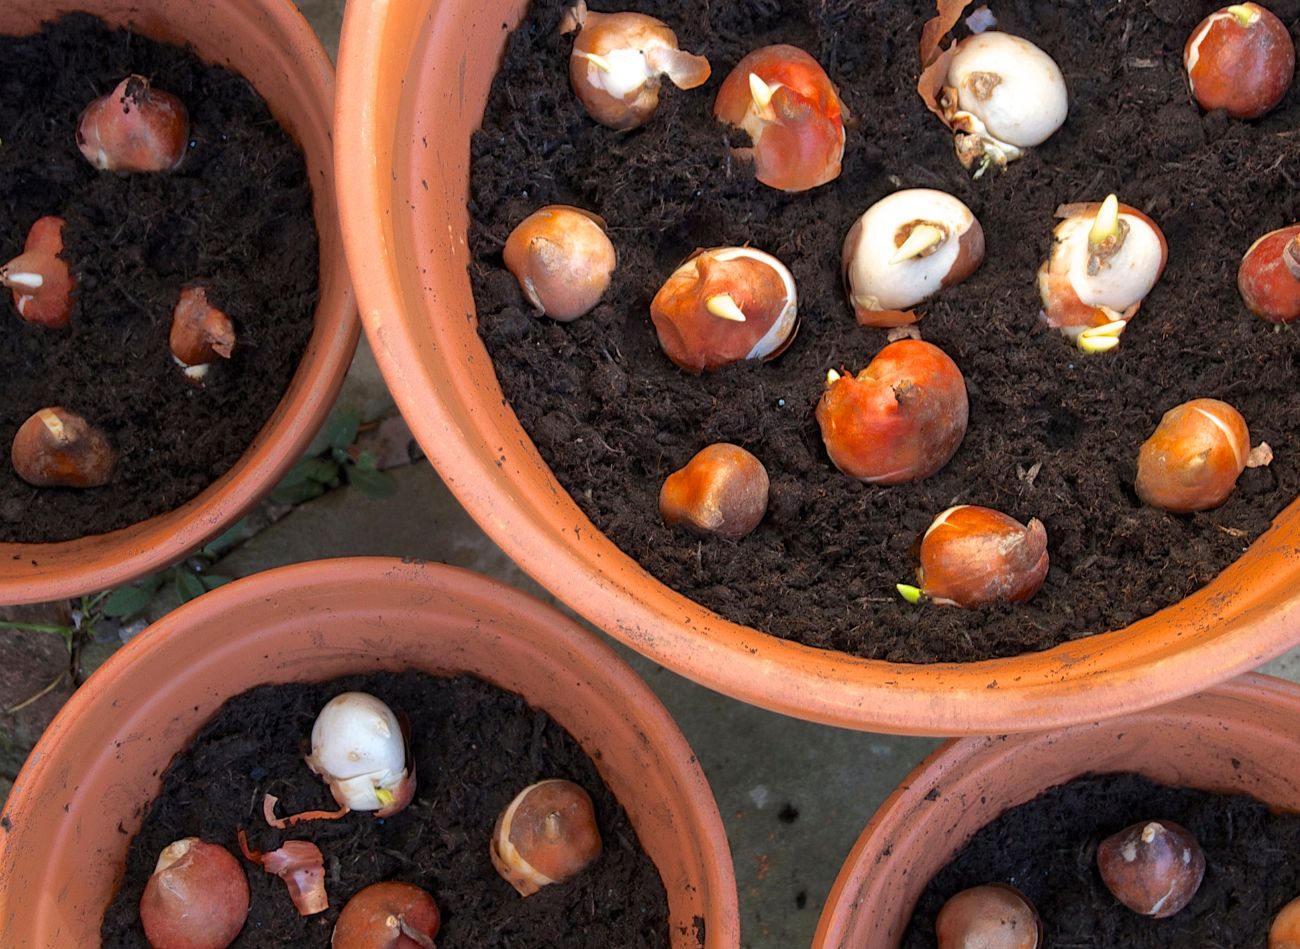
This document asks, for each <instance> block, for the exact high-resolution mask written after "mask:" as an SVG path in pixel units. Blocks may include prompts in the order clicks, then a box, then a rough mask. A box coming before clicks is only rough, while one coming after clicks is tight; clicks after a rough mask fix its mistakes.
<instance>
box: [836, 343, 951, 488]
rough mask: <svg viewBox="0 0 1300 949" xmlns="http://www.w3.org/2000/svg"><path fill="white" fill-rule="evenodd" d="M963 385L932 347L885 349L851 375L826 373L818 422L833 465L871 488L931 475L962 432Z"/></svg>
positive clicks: (945, 358) (940, 352)
mask: <svg viewBox="0 0 1300 949" xmlns="http://www.w3.org/2000/svg"><path fill="white" fill-rule="evenodd" d="M968 411H969V406H968V403H967V401H966V380H965V379H963V378H962V374H961V370H959V369H958V368H957V365H956V363H954V362H953V361H952V360H951V359H950V358H948V355H947V354H946V353H945V352H944V351H943V350H941V349H940V348H939V347H938V346H935V345H933V344H931V343H925V342H922V341H920V340H912V339H902V340H898V341H897V342H894V343H890V344H889V345H888V346H886V347H885V348H884V349H882V350H881V351H880V352H879V353H877V354H876V358H875V359H873V360H872V361H871V363H870V364H869V365H868V366H867V368H865V369H863V370H862V371H861V372H860V373H858V375H857V377H856V378H855V377H854V376H846V375H840V374H839V373H838V372H836V371H834V370H831V371H830V372H829V373H828V374H827V379H826V389H825V391H823V392H822V396H821V400H820V401H819V402H818V403H817V412H816V414H817V424H818V425H819V426H821V433H822V441H823V443H825V445H826V452H827V454H829V455H830V459H831V461H832V462H833V463H834V464H835V467H836V468H838V469H839V470H840V471H842V472H844V473H845V474H846V475H848V476H849V477H852V478H857V479H859V480H861V481H866V482H869V483H872V484H902V483H904V482H907V481H916V480H919V479H920V478H926V477H929V476H930V475H932V474H934V473H935V472H936V471H938V470H939V469H940V468H942V467H943V466H944V465H945V464H947V463H948V459H949V458H951V457H952V456H953V454H954V453H956V451H957V446H958V445H960V444H961V440H962V438H963V437H964V436H965V434H966V420H967V415H968Z"/></svg>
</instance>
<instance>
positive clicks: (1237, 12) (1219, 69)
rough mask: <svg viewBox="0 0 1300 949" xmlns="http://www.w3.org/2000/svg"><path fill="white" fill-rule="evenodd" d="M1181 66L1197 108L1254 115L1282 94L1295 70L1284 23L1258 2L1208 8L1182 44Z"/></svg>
mask: <svg viewBox="0 0 1300 949" xmlns="http://www.w3.org/2000/svg"><path fill="white" fill-rule="evenodd" d="M1183 66H1184V68H1186V70H1187V81H1188V83H1189V84H1190V85H1191V89H1192V95H1193V96H1195V97H1196V101H1197V102H1198V103H1199V104H1200V106H1201V108H1202V109H1205V110H1207V111H1208V110H1210V109H1224V110H1225V111H1227V113H1228V114H1229V115H1230V116H1232V117H1233V118H1234V119H1253V118H1257V117H1258V116H1261V115H1263V114H1264V113H1265V112H1268V111H1269V110H1271V109H1272V108H1273V107H1274V106H1276V105H1277V104H1278V103H1279V102H1281V101H1282V98H1283V97H1284V96H1285V95H1286V91H1287V89H1289V88H1290V87H1291V77H1292V75H1293V74H1294V73H1295V44H1293V43H1292V42H1291V34H1290V33H1289V32H1287V28H1286V25H1285V24H1284V23H1283V22H1282V21H1281V20H1279V19H1278V18H1277V17H1276V16H1274V15H1273V14H1272V13H1270V12H1269V11H1268V10H1266V9H1264V8H1263V7H1261V6H1260V5H1259V4H1258V3H1240V4H1234V5H1233V6H1230V7H1224V8H1223V9H1222V10H1219V11H1218V12H1216V13H1211V14H1210V15H1209V16H1208V17H1206V18H1205V19H1204V20H1202V21H1201V23H1200V25H1199V26H1197V27H1196V29H1195V30H1193V31H1192V35H1191V36H1189V37H1188V38H1187V44H1186V45H1185V46H1184V47H1183Z"/></svg>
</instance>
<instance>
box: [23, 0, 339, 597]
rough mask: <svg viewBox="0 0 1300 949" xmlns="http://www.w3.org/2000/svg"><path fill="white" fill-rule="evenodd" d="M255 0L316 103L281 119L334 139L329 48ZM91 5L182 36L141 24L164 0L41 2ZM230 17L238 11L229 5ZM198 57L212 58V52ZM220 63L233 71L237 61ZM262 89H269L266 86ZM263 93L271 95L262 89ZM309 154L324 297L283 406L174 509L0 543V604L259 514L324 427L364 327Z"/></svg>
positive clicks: (142, 564) (161, 556) (53, 589)
mask: <svg viewBox="0 0 1300 949" xmlns="http://www.w3.org/2000/svg"><path fill="white" fill-rule="evenodd" d="M256 2H257V11H258V16H259V17H260V18H261V19H262V20H263V21H264V22H259V24H258V25H259V28H260V29H263V30H265V31H266V32H267V33H268V34H273V35H276V36H279V37H282V38H283V39H284V40H285V45H284V49H285V52H286V55H284V56H283V57H282V60H283V62H284V64H285V65H286V66H292V67H294V69H293V71H290V70H289V69H288V68H286V69H284V72H283V75H284V79H285V81H286V82H288V83H291V84H297V85H298V86H299V87H301V88H303V89H305V90H308V91H310V93H311V95H312V99H313V102H314V105H315V106H316V108H315V109H314V111H313V113H311V114H302V115H292V116H285V115H279V114H277V116H276V117H277V119H278V120H280V122H281V124H282V125H284V126H285V128H286V129H287V130H289V131H290V133H291V134H292V135H293V137H294V138H295V139H296V140H298V142H299V145H300V146H301V145H302V142H301V139H302V138H303V136H302V135H300V134H298V128H305V129H307V130H308V131H311V129H312V122H313V120H315V121H316V123H317V125H318V126H319V131H318V135H320V136H322V137H324V138H325V140H326V143H327V144H328V137H329V135H330V134H331V119H332V117H333V102H334V86H335V84H334V67H333V65H332V64H331V62H330V58H329V54H328V53H327V52H326V51H325V48H324V46H322V45H321V42H320V39H319V38H318V37H317V36H316V33H315V31H314V30H313V29H312V28H311V26H310V24H308V23H307V21H306V19H305V18H304V17H303V15H302V14H301V13H300V12H299V11H298V9H297V7H296V6H295V5H294V4H293V3H292V2H291V0H256ZM87 7H95V8H97V9H98V10H100V11H101V12H102V11H104V10H105V9H106V8H111V9H112V14H113V15H112V16H111V17H109V18H108V19H109V20H110V23H112V24H116V23H124V22H129V23H130V24H131V25H132V27H133V28H135V29H137V30H138V32H140V33H142V34H143V35H147V36H154V37H156V38H158V39H161V40H163V41H165V42H176V41H177V40H178V39H181V38H180V37H177V36H159V35H158V33H159V32H160V30H161V31H164V32H165V31H166V30H167V29H169V28H168V27H167V25H166V23H162V24H155V23H147V24H145V25H144V26H141V25H140V23H139V21H140V20H141V19H143V18H146V17H148V16H151V15H152V16H159V15H161V16H163V17H164V18H165V16H166V15H165V13H164V14H158V13H156V11H158V10H162V11H165V10H166V8H167V5H166V4H162V3H157V2H156V0H155V2H154V3H153V4H152V5H150V4H143V3H137V2H116V0H110V2H108V3H105V2H104V0H49V2H46V3H43V4H42V7H41V9H42V11H43V12H42V13H41V14H40V19H41V20H50V19H54V18H56V17H57V16H60V15H62V14H65V13H69V12H73V11H79V10H85V9H86V8H87ZM249 9H251V5H250V7H249ZM91 12H95V11H94V10H92V11H91ZM227 15H234V14H233V13H232V12H231V11H227ZM245 15H246V16H250V17H251V14H245ZM182 41H183V40H182ZM200 58H202V59H203V60H204V61H206V62H214V61H216V57H213V56H210V55H201V57H200ZM221 65H225V66H227V68H232V69H233V68H234V67H233V66H232V65H231V63H230V62H229V61H222V62H221ZM234 71H236V72H238V71H239V70H237V69H235V70H234ZM258 92H259V94H262V91H261V89H259V90H258ZM263 98H267V97H266V96H265V95H264V94H263ZM268 102H269V99H268ZM291 126H292V127H291ZM303 151H304V158H305V159H307V160H308V161H309V165H308V174H309V177H310V179H311V184H312V205H313V212H314V217H315V220H316V230H317V234H318V239H319V241H320V271H319V278H318V286H319V290H320V296H319V299H318V301H317V304H316V309H315V311H314V314H313V322H314V325H313V329H312V334H311V337H310V339H309V341H308V343H307V348H306V350H305V351H304V353H303V356H302V359H301V361H300V362H299V364H298V368H297V369H296V370H295V372H294V375H293V377H292V379H291V380H290V381H289V386H288V388H287V389H286V391H285V393H284V395H283V396H282V397H281V399H280V401H279V402H278V403H277V405H276V407H275V410H274V411H273V412H272V413H271V415H270V417H269V418H268V419H267V420H266V422H265V423H264V424H263V426H262V428H261V429H260V430H259V431H258V433H257V435H256V436H255V437H254V438H253V440H252V442H251V443H250V444H249V446H248V447H247V448H246V449H245V451H244V453H243V454H242V455H240V457H239V459H238V460H237V461H236V462H235V463H234V464H233V465H232V466H231V467H230V469H229V470H228V471H227V472H226V473H225V474H223V475H222V476H221V477H220V478H218V479H217V480H215V481H214V482H213V483H212V484H210V485H208V487H206V488H205V489H204V490H203V491H202V492H201V493H200V494H198V495H197V496H196V497H194V498H191V499H190V500H189V501H187V502H185V503H184V504H182V505H181V506H179V507H177V508H174V509H172V510H171V511H167V512H164V513H162V514H157V515H155V516H153V517H151V518H148V519H146V520H144V521H140V522H138V523H136V524H132V525H130V526H127V527H123V528H119V529H118V530H114V531H110V532H108V533H105V534H95V535H88V536H85V537H80V538H75V539H73V540H67V541H58V542H53V543H25V542H21V543H18V542H15V543H0V604H3V605H14V604H20V603H41V602H48V601H51V600H59V599H68V598H71V597H75V596H81V595H83V594H86V593H92V592H96V591H99V590H107V589H110V588H113V587H117V586H121V585H123V584H126V583H129V582H131V581H132V580H135V579H137V578H139V577H142V576H144V575H146V574H149V573H152V572H154V571H156V570H159V569H161V568H163V567H166V566H168V565H170V564H172V563H175V562H177V561H179V560H181V559H182V558H184V557H185V556H186V554H188V553H189V552H191V551H193V550H196V549H198V548H199V547H201V546H203V544H205V543H206V542H208V541H209V540H211V539H212V538H214V537H216V536H217V535H219V534H221V533H222V532H223V531H225V530H226V529H228V528H229V527H230V526H231V525H232V524H233V523H234V522H235V521H237V520H238V519H239V518H240V517H242V516H243V515H244V514H245V513H247V512H248V511H249V510H250V509H252V508H253V507H254V506H255V505H256V504H257V503H258V501H260V500H261V498H262V497H263V496H264V495H265V494H267V493H268V492H269V491H270V490H271V489H272V488H273V487H275V485H276V484H277V483H278V482H279V481H280V480H281V479H282V478H283V477H284V475H285V474H287V473H288V471H289V469H290V468H292V467H293V465H294V463H295V462H296V461H297V460H298V458H299V456H300V455H301V454H302V453H303V452H304V451H305V450H306V448H307V446H308V445H309V444H310V442H311V440H312V438H313V437H314V436H315V434H316V432H317V431H318V430H319V429H320V427H321V426H322V425H323V424H324V422H325V419H326V417H327V416H328V415H329V412H330V409H331V408H332V406H333V404H334V400H335V398H336V397H337V395H338V393H339V390H340V389H341V388H342V386H343V379H344V376H345V375H346V373H347V370H348V366H349V365H350V364H351V361H352V355H353V353H354V351H355V349H356V345H357V340H358V339H359V337H360V332H361V329H360V323H359V321H358V319H357V313H356V302H355V298H354V295H353V290H352V286H351V284H350V282H349V279H348V271H347V261H346V258H345V256H344V254H343V250H342V247H341V246H340V238H339V237H338V236H337V231H338V213H337V206H336V203H337V198H336V196H335V193H334V192H335V188H334V177H335V176H334V164H333V161H332V154H331V151H330V149H329V148H328V147H324V148H322V149H321V150H320V152H319V164H320V167H316V168H313V167H312V166H311V164H310V161H311V158H310V156H309V155H307V154H306V153H307V149H306V148H304V149H303Z"/></svg>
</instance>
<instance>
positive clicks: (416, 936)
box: [330, 881, 442, 949]
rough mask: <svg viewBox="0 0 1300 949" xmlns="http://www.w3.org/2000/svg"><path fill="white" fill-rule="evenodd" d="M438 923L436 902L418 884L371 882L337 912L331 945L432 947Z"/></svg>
mask: <svg viewBox="0 0 1300 949" xmlns="http://www.w3.org/2000/svg"><path fill="white" fill-rule="evenodd" d="M441 924H442V916H441V914H440V913H439V911H438V904H437V903H436V902H435V901H434V899H433V897H432V896H430V895H429V894H428V893H427V892H425V891H424V890H422V889H420V887H418V886H415V885H414V884H411V883H399V882H397V881H387V882H384V883H372V884H371V885H370V886H367V887H365V888H364V889H362V890H359V891H358V892H357V893H356V895H354V896H353V897H352V899H350V900H348V902H347V905H345V906H344V907H343V911H342V912H341V913H339V918H338V922H337V923H335V924H334V934H333V935H332V936H331V937H330V949H434V941H433V940H434V937H435V936H437V935H438V929H439V927H440V926H441Z"/></svg>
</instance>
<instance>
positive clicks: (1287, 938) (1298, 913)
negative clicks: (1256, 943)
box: [1268, 897, 1300, 949]
mask: <svg viewBox="0 0 1300 949" xmlns="http://www.w3.org/2000/svg"><path fill="white" fill-rule="evenodd" d="M1268 949H1300V897H1297V898H1296V899H1293V900H1292V901H1291V902H1290V903H1287V904H1286V905H1285V906H1283V907H1282V909H1281V910H1279V911H1278V914H1277V915H1276V916H1274V917H1273V924H1272V925H1271V926H1269V928H1268Z"/></svg>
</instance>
